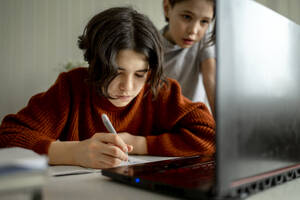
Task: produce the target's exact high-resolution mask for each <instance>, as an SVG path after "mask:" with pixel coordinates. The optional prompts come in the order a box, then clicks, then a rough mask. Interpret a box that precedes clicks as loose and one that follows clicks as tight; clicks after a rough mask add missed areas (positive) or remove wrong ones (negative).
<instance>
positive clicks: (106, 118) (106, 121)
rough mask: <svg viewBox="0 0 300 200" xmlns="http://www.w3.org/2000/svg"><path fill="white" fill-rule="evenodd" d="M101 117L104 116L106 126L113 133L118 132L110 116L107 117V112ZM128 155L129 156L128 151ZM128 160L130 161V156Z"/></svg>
mask: <svg viewBox="0 0 300 200" xmlns="http://www.w3.org/2000/svg"><path fill="white" fill-rule="evenodd" d="M101 118H102V121H103V124H104V126H105V128H106V129H107V130H108V131H109V132H111V133H114V134H117V131H116V130H115V128H114V127H113V125H112V124H111V122H110V120H109V118H108V117H107V115H106V114H102V115H101ZM126 154H127V156H128V153H126ZM128 161H129V157H128Z"/></svg>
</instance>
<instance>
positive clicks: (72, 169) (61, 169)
mask: <svg viewBox="0 0 300 200" xmlns="http://www.w3.org/2000/svg"><path fill="white" fill-rule="evenodd" d="M145 162H150V161H147V160H144V159H140V158H137V157H133V156H129V161H128V162H126V161H123V162H122V163H121V164H120V166H126V165H134V164H138V163H145ZM100 171H101V170H100V169H92V168H84V167H79V166H70V165H58V166H51V167H50V168H49V169H48V174H49V175H50V176H68V175H77V174H87V173H95V172H100Z"/></svg>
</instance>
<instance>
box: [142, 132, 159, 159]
mask: <svg viewBox="0 0 300 200" xmlns="http://www.w3.org/2000/svg"><path fill="white" fill-rule="evenodd" d="M156 137H157V136H146V140H147V150H148V154H149V155H153V156H155V155H161V154H162V152H161V150H160V148H159V147H157V145H155V140H156Z"/></svg>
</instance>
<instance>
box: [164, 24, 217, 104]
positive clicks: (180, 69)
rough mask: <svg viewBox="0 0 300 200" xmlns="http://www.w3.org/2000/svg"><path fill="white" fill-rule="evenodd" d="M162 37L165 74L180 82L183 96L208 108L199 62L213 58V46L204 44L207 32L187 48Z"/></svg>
mask: <svg viewBox="0 0 300 200" xmlns="http://www.w3.org/2000/svg"><path fill="white" fill-rule="evenodd" d="M166 29H167V26H165V27H164V28H163V29H161V30H160V33H161V34H163V33H164V31H165V30H166ZM162 38H163V45H164V50H165V58H164V59H165V60H164V73H165V75H166V76H167V77H170V78H173V79H176V80H177V81H178V82H179V83H180V85H181V88H182V93H183V95H184V96H186V97H187V98H189V99H191V100H192V101H194V102H197V101H201V102H204V103H205V104H206V105H207V106H208V108H210V107H209V103H208V99H207V96H206V92H205V89H204V85H203V78H202V73H201V62H202V61H204V60H205V59H208V58H215V46H214V45H212V46H205V45H204V43H205V41H206V40H207V34H206V35H205V36H204V38H203V39H202V40H201V41H199V42H198V43H196V44H194V45H193V46H191V47H189V48H181V47H180V46H178V45H175V44H172V43H171V42H169V41H168V40H167V39H166V38H165V37H162Z"/></svg>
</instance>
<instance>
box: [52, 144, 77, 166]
mask: <svg viewBox="0 0 300 200" xmlns="http://www.w3.org/2000/svg"><path fill="white" fill-rule="evenodd" d="M78 144H79V141H68V142H61V141H55V142H52V143H51V144H50V146H49V150H48V157H49V164H51V165H78V164H79V163H77V159H76V154H77V153H76V152H77V150H78Z"/></svg>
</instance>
